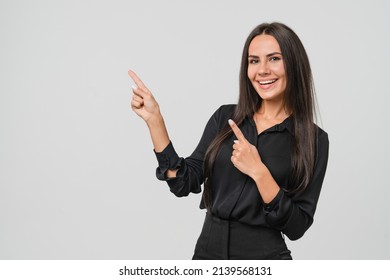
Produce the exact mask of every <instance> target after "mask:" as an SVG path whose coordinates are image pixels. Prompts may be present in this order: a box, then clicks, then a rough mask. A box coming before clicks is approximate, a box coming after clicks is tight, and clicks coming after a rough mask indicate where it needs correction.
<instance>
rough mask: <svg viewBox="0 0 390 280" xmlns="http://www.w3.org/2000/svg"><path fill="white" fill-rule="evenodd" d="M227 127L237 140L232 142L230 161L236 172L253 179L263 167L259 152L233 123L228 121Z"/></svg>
mask: <svg viewBox="0 0 390 280" xmlns="http://www.w3.org/2000/svg"><path fill="white" fill-rule="evenodd" d="M229 125H230V127H231V128H232V130H233V133H234V134H235V135H236V137H237V139H238V140H235V141H234V145H233V152H232V156H231V161H232V163H233V164H234V166H235V167H236V168H237V169H238V170H240V171H241V172H242V173H245V174H246V175H248V176H250V177H252V178H253V179H254V178H255V177H257V176H258V175H259V173H260V172H261V168H262V167H263V166H264V164H263V163H262V161H261V158H260V155H259V152H258V150H257V148H256V147H255V146H253V145H252V144H251V143H249V142H248V140H246V138H245V136H244V134H242V132H241V130H240V129H239V128H238V126H237V124H236V123H235V122H234V121H232V120H229Z"/></svg>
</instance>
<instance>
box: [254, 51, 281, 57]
mask: <svg viewBox="0 0 390 280" xmlns="http://www.w3.org/2000/svg"><path fill="white" fill-rule="evenodd" d="M276 54H278V55H282V54H281V53H280V52H273V53H269V54H267V55H266V57H270V56H273V55H276ZM248 58H259V56H257V55H253V54H250V55H248Z"/></svg>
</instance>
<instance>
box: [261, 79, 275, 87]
mask: <svg viewBox="0 0 390 280" xmlns="http://www.w3.org/2000/svg"><path fill="white" fill-rule="evenodd" d="M276 80H277V79H275V80H268V81H259V84H260V85H262V86H264V85H270V84H273V83H275V82H276Z"/></svg>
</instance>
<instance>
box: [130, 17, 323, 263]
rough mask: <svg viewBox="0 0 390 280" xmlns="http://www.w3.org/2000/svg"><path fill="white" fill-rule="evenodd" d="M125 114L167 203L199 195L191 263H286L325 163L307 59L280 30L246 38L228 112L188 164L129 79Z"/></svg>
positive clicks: (274, 26) (215, 120) (209, 128)
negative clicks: (146, 148)
mask: <svg viewBox="0 0 390 280" xmlns="http://www.w3.org/2000/svg"><path fill="white" fill-rule="evenodd" d="M129 75H130V77H131V78H132V79H133V80H134V81H135V83H136V84H137V86H138V87H137V88H136V87H133V93H134V95H133V99H132V102H131V106H132V109H133V110H134V112H135V113H137V114H138V115H139V116H140V117H141V118H142V119H143V120H144V121H145V122H146V123H147V125H148V127H149V130H150V134H151V138H152V141H153V145H154V150H155V153H156V156H157V160H158V163H159V166H158V168H157V177H158V178H159V179H160V180H166V181H167V183H168V185H169V187H170V190H171V191H172V192H173V193H174V194H175V195H176V196H187V195H188V194H189V193H191V192H192V193H199V192H201V185H202V184H203V183H204V192H203V196H202V202H201V208H207V214H206V218H205V222H204V225H203V228H202V232H201V234H200V237H199V239H198V241H197V244H196V247H195V253H194V256H193V259H292V257H291V254H290V251H289V250H288V248H287V246H286V244H285V241H284V235H286V236H287V237H288V238H289V239H290V240H296V239H298V238H300V237H302V236H303V234H304V233H305V231H306V230H307V229H308V228H309V227H310V226H311V224H312V223H313V216H314V212H315V210H316V205H317V202H318V198H319V195H320V190H321V186H322V182H323V179H324V176H325V171H326V166H327V161H328V146H329V141H328V135H327V133H326V132H324V131H323V130H322V129H321V128H319V127H318V126H316V125H315V124H314V122H313V118H314V114H315V111H314V89H313V85H312V74H311V69H310V64H309V60H308V57H307V54H306V51H305V49H304V47H303V45H302V43H301V41H300V40H299V38H298V36H297V35H296V34H295V33H294V32H293V31H292V30H291V29H290V28H289V27H287V26H286V25H284V24H281V23H271V24H268V23H264V24H261V25H259V26H257V27H256V28H255V29H254V30H253V31H252V32H251V34H250V35H249V36H248V38H247V40H246V43H245V46H244V50H243V55H242V62H241V71H240V94H239V100H238V104H237V105H224V106H221V107H220V108H219V109H218V110H217V111H216V112H215V113H214V114H213V116H212V117H211V118H210V120H209V122H208V123H207V125H206V128H205V130H204V133H203V136H202V138H201V140H200V142H199V144H198V146H197V147H196V149H195V151H194V152H193V153H192V155H191V156H190V157H187V158H185V159H184V158H180V157H179V156H178V155H177V154H176V152H175V150H174V148H173V145H172V142H171V141H170V139H169V137H168V133H167V130H166V128H165V125H164V120H163V117H162V115H161V114H160V110H159V106H158V103H157V102H156V100H155V99H154V98H153V96H152V94H151V93H150V91H149V90H148V89H147V88H146V86H145V85H144V84H143V83H142V81H141V80H140V79H139V78H138V77H137V76H136V74H135V73H134V72H132V71H129Z"/></svg>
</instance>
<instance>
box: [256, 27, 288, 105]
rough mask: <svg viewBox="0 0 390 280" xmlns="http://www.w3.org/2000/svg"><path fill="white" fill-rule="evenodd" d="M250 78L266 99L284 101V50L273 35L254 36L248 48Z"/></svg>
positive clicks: (285, 81) (258, 91)
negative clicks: (281, 49) (282, 50)
mask: <svg viewBox="0 0 390 280" xmlns="http://www.w3.org/2000/svg"><path fill="white" fill-rule="evenodd" d="M248 78H249V80H250V81H251V83H252V85H253V87H254V88H255V90H256V91H257V93H258V94H259V95H260V97H261V98H262V99H263V100H265V101H280V102H282V101H283V98H284V93H285V91H286V84H287V80H286V73H285V71H284V63H283V57H282V52H281V51H280V47H279V44H278V42H277V41H276V39H275V38H274V37H273V36H271V35H265V34H263V35H258V36H256V37H255V38H253V40H252V42H251V43H250V45H249V50H248Z"/></svg>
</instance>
